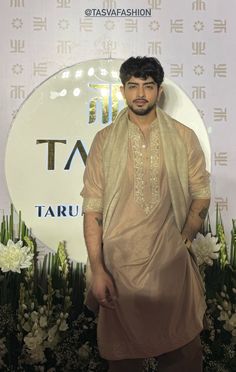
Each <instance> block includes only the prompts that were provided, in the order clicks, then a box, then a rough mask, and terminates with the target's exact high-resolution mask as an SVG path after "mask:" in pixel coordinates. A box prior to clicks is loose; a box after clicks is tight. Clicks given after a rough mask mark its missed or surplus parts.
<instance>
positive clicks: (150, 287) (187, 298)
mask: <svg viewBox="0 0 236 372" xmlns="http://www.w3.org/2000/svg"><path fill="white" fill-rule="evenodd" d="M183 127H184V126H183ZM185 128H186V127H185ZM182 129H183V128H181V130H182ZM109 130H110V128H109V127H107V128H105V129H104V130H102V131H101V132H99V133H98V134H97V136H96V137H95V140H94V142H93V145H92V147H91V151H90V154H89V157H88V160H87V165H86V171H85V176H84V189H83V191H82V196H83V197H84V207H83V209H84V212H86V211H87V212H88V211H97V212H102V207H103V204H102V200H103V191H104V187H105V186H104V172H103V166H102V164H103V162H102V148H103V144H104V141H105V139H106V136H107V134H108V131H109ZM186 130H187V131H188V129H186ZM128 131H129V141H128V158H127V164H126V171H125V174H124V176H123V180H122V183H121V190H120V197H119V201H118V204H117V207H116V208H115V210H114V212H113V216H112V219H111V222H110V224H109V227H108V229H107V231H106V234H105V235H104V237H103V250H104V258H105V264H106V266H107V268H108V270H109V271H110V272H111V274H112V276H113V278H114V280H115V283H116V286H117V289H118V294H119V296H118V302H117V305H116V308H115V310H108V309H104V308H102V307H101V308H100V310H99V320H98V345H99V350H100V353H101V355H102V356H103V357H104V358H106V359H109V360H118V359H126V358H128V359H129V358H145V357H152V356H157V355H160V354H163V353H166V352H168V351H171V350H174V349H177V348H179V347H181V346H183V345H184V344H186V343H188V342H189V341H191V340H192V339H193V338H194V337H195V336H196V335H197V334H198V333H199V332H200V331H201V330H202V320H203V314H204V311H205V302H204V293H203V288H202V283H201V279H200V275H199V272H198V269H197V267H196V266H195V263H194V261H193V260H192V258H191V256H190V254H189V252H188V250H187V248H186V246H185V245H184V243H183V240H182V237H181V233H180V231H179V230H178V228H177V225H176V222H175V218H174V213H173V209H172V205H171V197H170V192H169V187H168V179H167V172H166V168H165V162H164V157H163V149H162V144H161V141H160V133H159V126H158V123H157V120H156V121H154V122H153V123H152V124H151V126H150V129H149V132H148V133H147V135H146V136H145V137H144V135H143V133H142V132H141V131H140V129H139V128H138V127H137V126H136V125H135V124H133V123H131V122H129V123H128ZM191 140H192V143H189V144H188V148H189V157H193V156H194V155H193V153H194V151H192V147H193V146H198V147H199V143H198V142H196V136H195V135H194V136H192V137H191ZM190 153H191V154H190ZM202 157H203V154H202V152H201V151H200V156H199V159H195V161H194V165H193V166H192V171H191V172H190V173H191V174H192V176H191V181H190V183H191V185H190V187H193V188H194V182H195V183H196V184H197V182H199V179H204V180H205V179H206V177H207V174H206V171H205V166H204V161H202ZM189 162H190V163H191V159H189Z"/></svg>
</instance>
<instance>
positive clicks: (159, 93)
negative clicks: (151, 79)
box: [157, 85, 163, 102]
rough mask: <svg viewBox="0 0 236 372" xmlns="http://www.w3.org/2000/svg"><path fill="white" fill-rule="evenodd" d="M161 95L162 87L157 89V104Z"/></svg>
mask: <svg viewBox="0 0 236 372" xmlns="http://www.w3.org/2000/svg"><path fill="white" fill-rule="evenodd" d="M162 93H163V88H162V85H161V86H160V87H159V89H158V95H157V102H159V101H160V99H161V96H162Z"/></svg>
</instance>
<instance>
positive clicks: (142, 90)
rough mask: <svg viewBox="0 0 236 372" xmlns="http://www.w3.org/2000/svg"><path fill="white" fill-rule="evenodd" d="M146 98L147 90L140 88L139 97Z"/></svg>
mask: <svg viewBox="0 0 236 372" xmlns="http://www.w3.org/2000/svg"><path fill="white" fill-rule="evenodd" d="M144 96H145V90H144V87H143V86H139V87H138V97H144Z"/></svg>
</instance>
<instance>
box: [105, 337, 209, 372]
mask: <svg viewBox="0 0 236 372" xmlns="http://www.w3.org/2000/svg"><path fill="white" fill-rule="evenodd" d="M157 360H158V370H157V372H190V371H191V372H202V346H201V341H200V337H199V336H198V337H196V338H195V339H194V340H193V341H191V342H189V343H188V344H186V345H184V346H183V347H181V348H179V349H176V350H174V351H171V352H169V353H166V354H163V355H160V356H158V357H157ZM142 364H143V360H142V359H126V360H117V361H109V372H142Z"/></svg>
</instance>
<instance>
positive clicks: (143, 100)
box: [134, 99, 148, 105]
mask: <svg viewBox="0 0 236 372" xmlns="http://www.w3.org/2000/svg"><path fill="white" fill-rule="evenodd" d="M147 102H148V101H147V100H146V99H136V100H135V101H134V103H136V104H137V105H143V104H144V103H147Z"/></svg>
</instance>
